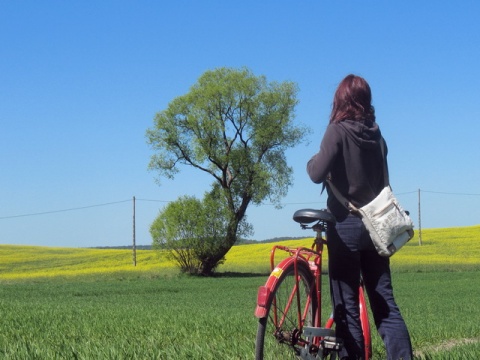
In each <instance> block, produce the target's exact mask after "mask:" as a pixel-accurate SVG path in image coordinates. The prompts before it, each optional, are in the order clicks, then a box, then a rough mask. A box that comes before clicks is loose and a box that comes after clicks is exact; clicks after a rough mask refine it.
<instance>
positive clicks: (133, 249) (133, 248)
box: [132, 196, 137, 266]
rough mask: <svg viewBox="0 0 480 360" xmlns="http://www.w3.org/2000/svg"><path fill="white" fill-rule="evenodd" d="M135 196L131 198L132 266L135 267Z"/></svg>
mask: <svg viewBox="0 0 480 360" xmlns="http://www.w3.org/2000/svg"><path fill="white" fill-rule="evenodd" d="M135 241H136V240H135V196H134V197H133V246H132V251H133V254H132V255H133V266H137V249H136V244H135Z"/></svg>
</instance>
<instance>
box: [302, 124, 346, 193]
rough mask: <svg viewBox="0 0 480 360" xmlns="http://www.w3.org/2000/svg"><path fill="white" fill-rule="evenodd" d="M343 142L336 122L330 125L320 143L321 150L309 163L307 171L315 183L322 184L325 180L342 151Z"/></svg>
mask: <svg viewBox="0 0 480 360" xmlns="http://www.w3.org/2000/svg"><path fill="white" fill-rule="evenodd" d="M341 143H342V140H341V136H340V134H339V132H338V127H337V126H336V125H335V124H330V125H328V127H327V130H326V131H325V134H324V135H323V139H322V142H321V144H320V151H319V152H318V153H316V154H315V155H313V157H312V158H311V159H310V160H309V161H308V163H307V173H308V175H309V176H310V179H311V180H312V181H313V182H314V183H316V184H320V183H322V182H323V181H325V179H326V178H327V176H328V174H329V173H330V171H331V169H332V165H333V163H334V162H335V160H336V159H337V156H338V155H339V153H340V152H341Z"/></svg>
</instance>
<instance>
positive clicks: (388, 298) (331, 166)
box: [307, 75, 412, 360]
mask: <svg viewBox="0 0 480 360" xmlns="http://www.w3.org/2000/svg"><path fill="white" fill-rule="evenodd" d="M371 102H372V95H371V91H370V86H369V85H368V83H367V82H366V81H365V80H364V79H363V78H361V77H359V76H355V75H348V76H347V77H345V79H343V80H342V81H341V83H340V84H339V86H338V88H337V90H336V92H335V96H334V99H333V108H332V113H331V116H330V123H329V125H328V127H327V129H326V131H325V134H324V137H323V140H322V142H321V145H320V151H319V152H318V153H317V154H316V155H314V156H313V157H312V158H311V159H310V161H309V162H308V165H307V171H308V175H309V176H310V178H311V179H312V181H313V182H314V183H317V184H319V183H322V182H323V183H326V182H325V180H326V178H327V176H330V177H331V181H332V182H333V184H334V185H335V186H336V187H337V188H338V190H339V191H340V192H341V193H342V194H343V195H344V196H345V197H346V198H347V199H349V200H350V201H351V202H352V203H353V204H354V205H355V206H356V207H361V206H363V205H365V204H367V203H369V202H370V201H371V200H373V199H374V198H375V197H376V196H377V195H378V194H379V193H380V191H381V190H382V189H383V187H384V185H385V183H384V167H383V161H384V160H383V156H382V150H381V146H380V143H381V142H383V143H384V149H385V150H384V151H385V156H386V154H387V147H386V144H385V140H384V139H383V138H382V135H381V133H380V129H379V127H378V125H377V123H376V122H375V109H374V108H373V106H372V104H371ZM385 161H386V160H385ZM327 192H328V200H327V206H328V209H329V210H330V211H331V212H332V214H333V215H334V216H335V218H336V219H337V224H336V226H335V228H329V229H328V234H327V235H328V258H329V264H328V266H329V274H330V286H331V294H332V301H333V306H334V318H335V322H336V333H337V336H338V337H339V338H341V339H343V342H344V349H343V350H342V353H341V354H340V358H341V359H363V358H364V344H363V335H362V329H361V326H360V314H359V304H358V296H359V295H358V288H359V283H360V275H362V276H363V280H364V283H365V288H366V290H367V294H368V297H369V300H370V306H371V308H372V313H373V317H374V320H375V325H376V327H377V329H378V332H379V334H380V335H381V337H382V339H383V341H384V343H385V347H386V350H387V356H388V359H392V360H398V359H403V360H407V359H411V358H412V346H411V343H410V336H409V334H408V330H407V327H406V325H405V322H404V320H403V318H402V315H401V314H400V311H399V309H398V306H397V304H396V303H395V300H394V297H393V290H392V282H391V275H390V262H389V258H386V257H381V256H380V255H378V253H377V252H376V250H375V247H374V245H373V243H372V240H371V239H370V236H369V234H368V232H367V230H366V229H365V226H364V225H363V223H362V221H361V219H360V218H359V217H357V216H354V215H352V214H350V213H349V212H348V210H347V209H346V208H345V207H344V206H343V205H342V204H341V203H340V202H339V201H338V200H337V199H336V198H335V196H334V195H333V193H331V192H330V190H329V189H328V186H327Z"/></svg>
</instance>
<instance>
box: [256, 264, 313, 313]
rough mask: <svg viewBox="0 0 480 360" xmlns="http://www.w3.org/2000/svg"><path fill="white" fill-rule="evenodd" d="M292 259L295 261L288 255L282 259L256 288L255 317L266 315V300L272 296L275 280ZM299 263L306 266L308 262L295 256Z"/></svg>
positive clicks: (276, 280)
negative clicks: (263, 282)
mask: <svg viewBox="0 0 480 360" xmlns="http://www.w3.org/2000/svg"><path fill="white" fill-rule="evenodd" d="M294 261H295V258H294V257H288V258H286V259H284V260H282V261H281V262H280V263H279V264H278V265H277V266H276V267H275V269H273V270H272V272H271V273H270V276H269V277H268V279H267V282H266V283H265V285H263V286H260V287H259V288H258V293H257V307H256V308H255V317H257V318H259V319H262V318H264V317H266V316H267V314H268V309H267V304H268V300H269V299H270V297H271V296H272V291H273V289H274V288H275V286H276V285H277V282H278V280H279V279H280V277H281V276H282V274H283V272H284V271H285V269H287V268H288V267H289V266H290V265H291V264H292V263H293V262H294ZM299 263H303V264H304V265H305V266H307V267H308V263H307V262H306V261H305V260H303V259H301V258H297V264H299ZM300 266H301V265H300Z"/></svg>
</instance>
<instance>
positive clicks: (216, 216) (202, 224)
mask: <svg viewBox="0 0 480 360" xmlns="http://www.w3.org/2000/svg"><path fill="white" fill-rule="evenodd" d="M228 215H229V214H228V211H226V206H225V202H223V201H219V198H218V197H217V196H216V195H215V191H212V192H211V193H207V194H205V197H204V199H203V200H198V199H197V198H195V197H193V196H183V197H180V198H179V199H178V200H176V201H173V202H171V203H169V204H168V205H167V206H166V207H165V208H164V209H163V210H162V211H161V212H160V214H159V215H158V216H157V218H156V219H155V221H154V222H153V223H152V225H151V227H150V233H151V235H152V238H153V245H154V247H155V248H160V249H165V250H167V254H168V256H169V258H170V259H171V260H173V261H174V262H176V263H177V265H178V266H179V267H180V269H181V271H182V272H185V273H189V274H206V275H208V274H210V273H211V272H212V271H213V270H214V269H215V268H216V267H217V266H218V265H219V264H221V263H223V261H224V258H222V259H220V260H218V259H217V257H216V254H217V253H218V252H219V251H220V249H222V248H223V242H224V240H225V233H226V232H227V229H228V224H229V221H228ZM249 231H250V227H249V226H248V224H247V223H246V222H245V221H242V222H241V224H240V227H239V233H238V235H246V234H248V233H249Z"/></svg>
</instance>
